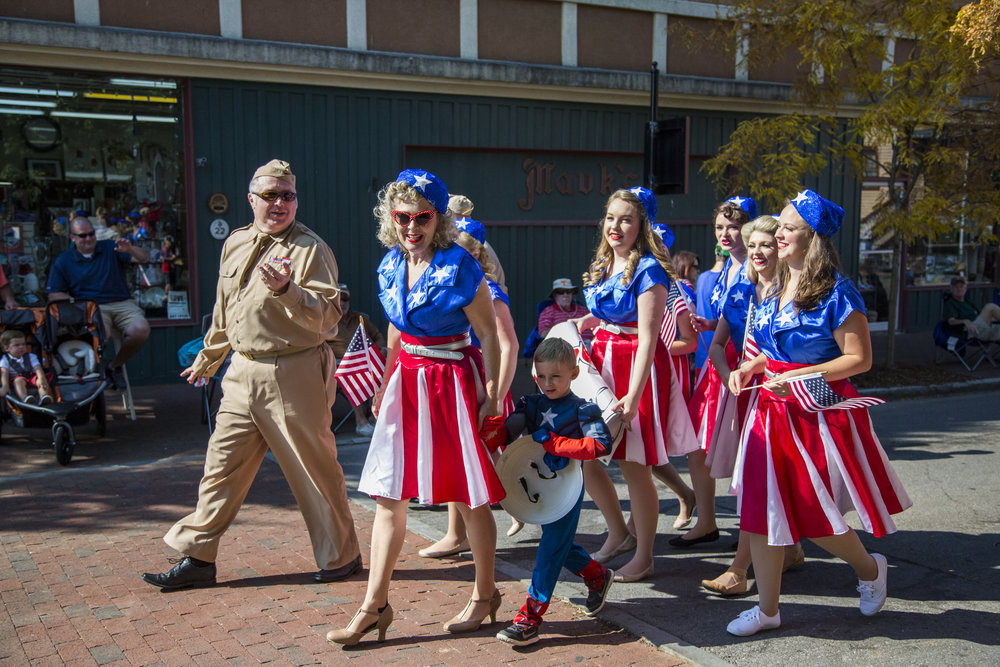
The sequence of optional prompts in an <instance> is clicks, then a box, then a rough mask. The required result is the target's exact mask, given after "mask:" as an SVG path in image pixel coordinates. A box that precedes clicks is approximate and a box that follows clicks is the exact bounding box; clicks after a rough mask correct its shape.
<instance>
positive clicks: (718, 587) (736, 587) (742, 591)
mask: <svg viewBox="0 0 1000 667" xmlns="http://www.w3.org/2000/svg"><path fill="white" fill-rule="evenodd" d="M701 585H702V586H703V587H704V588H706V589H708V590H710V591H712V592H713V593H718V594H719V595H721V596H723V597H728V596H730V595H746V594H747V591H749V590H750V589H749V587H748V586H747V571H746V570H741V569H740V568H738V567H731V568H729V569H728V570H726V571H725V572H723V573H722V574H720V575H719V576H717V577H716V578H715V579H711V580H709V579H702V580H701Z"/></svg>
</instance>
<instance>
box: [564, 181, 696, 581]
mask: <svg viewBox="0 0 1000 667" xmlns="http://www.w3.org/2000/svg"><path fill="white" fill-rule="evenodd" d="M655 219H656V198H655V197H654V196H653V193H652V192H650V191H649V190H647V189H645V188H639V187H636V188H632V189H631V190H618V191H617V192H615V193H614V194H612V195H611V197H610V198H609V199H608V203H607V207H606V209H605V214H604V219H603V220H602V222H601V241H600V244H599V245H598V248H597V253H596V256H595V258H594V261H593V262H592V263H591V265H590V271H589V272H588V273H587V274H585V275H584V285H585V286H586V289H585V290H584V293H585V296H586V298H587V306H588V308H589V309H590V313H591V314H590V315H587V316H586V317H584V318H581V320H580V321H578V322H577V326H578V327H579V328H580V329H589V328H592V327H594V326H595V325H598V324H600V328H599V329H598V331H597V333H596V335H595V336H594V342H593V345H592V349H591V358H592V359H593V361H594V365H595V367H596V368H597V369H598V370H599V371H600V373H601V376H602V377H603V378H604V380H605V381H606V382H607V384H608V387H609V388H610V389H611V390H612V391H613V392H615V395H616V396H618V397H619V407H620V409H621V412H622V421H623V422H624V423H625V424H626V425H627V427H626V428H627V429H628V430H627V431H626V433H625V435H624V437H623V439H622V441H621V443H620V444H619V445H618V447H617V448H616V449H615V453H614V456H613V458H615V459H617V460H618V463H619V465H620V466H621V470H622V475H623V476H624V478H625V481H626V483H627V484H628V490H629V501H630V503H631V507H632V518H633V520H634V524H635V531H636V535H635V537H632V535H630V534H629V532H628V529H627V527H626V524H625V521H624V517H623V516H622V512H621V504H620V503H619V501H618V495H617V493H616V492H615V487H614V484H612V483H611V480H610V478H609V477H608V475H607V472H605V471H604V469H603V468H601V467H600V464H599V463H597V462H586V463H585V464H584V479H585V483H586V486H587V492H588V493H589V494H590V496H591V498H593V499H594V502H595V504H597V506H598V508H600V510H601V512H602V513H603V514H604V518H605V520H606V521H607V522H608V538H607V540H606V541H605V543H604V545H603V546H602V547H601V549H600V550H599V551H598V552H597V554H595V556H594V558H595V560H603V561H605V562H606V561H609V560H610V559H611V558H614V557H615V556H617V555H619V554H622V553H625V552H627V551H630V550H631V549H635V554H634V556H633V557H632V559H631V560H630V561H629V562H628V563H626V564H625V565H623V566H622V567H621V568H619V569H618V570H617V573H616V575H615V579H616V580H618V581H639V580H640V579H644V578H646V577H649V576H651V575H652V574H653V539H654V537H655V536H656V523H657V518H658V513H659V500H658V497H657V493H656V486H655V484H654V483H653V477H652V475H651V472H650V466H654V465H661V464H664V463H666V462H667V460H668V459H667V457H668V456H681V455H684V454H686V453H688V452H690V451H693V450H694V449H696V448H697V446H698V443H697V441H696V440H695V439H694V432H693V430H692V428H691V422H690V420H689V419H688V417H687V414H686V411H685V410H684V405H683V398H682V397H681V393H680V386H679V384H678V383H677V380H676V378H674V377H673V367H672V365H671V363H670V353H669V352H668V351H667V348H666V346H665V345H664V344H663V341H662V339H661V338H660V336H659V332H660V323H661V321H662V319H663V313H664V310H665V308H666V301H667V292H668V288H669V286H670V284H671V281H672V276H673V268H672V267H671V266H670V261H669V259H668V258H667V256H666V253H665V252H664V250H663V248H662V246H661V245H660V243H659V240H658V239H657V237H656V235H655V233H654V232H653V229H652V223H653V222H654V221H655Z"/></svg>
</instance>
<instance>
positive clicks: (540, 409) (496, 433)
mask: <svg viewBox="0 0 1000 667" xmlns="http://www.w3.org/2000/svg"><path fill="white" fill-rule="evenodd" d="M534 361H535V382H536V383H537V384H538V388H539V389H540V390H541V393H539V394H531V395H529V396H523V397H522V398H521V400H520V401H518V404H517V407H516V408H515V409H514V412H513V413H512V414H511V415H510V417H508V418H507V419H506V420H502V418H500V417H487V418H486V420H485V423H484V424H483V441H484V442H485V443H486V446H487V447H488V448H490V449H493V450H495V449H496V448H498V447H501V446H503V445H506V444H507V443H510V442H512V441H514V440H516V439H517V438H518V437H519V436H520V435H521V434H522V433H525V432H527V433H529V434H530V435H531V438H532V440H534V441H535V442H537V443H539V444H541V445H542V447H543V448H544V449H545V451H546V454H545V456H544V459H543V462H544V464H545V465H546V466H548V468H549V471H548V472H550V473H552V474H553V475H558V474H559V471H560V470H563V469H564V468H566V467H567V466H568V465H569V464H570V459H579V460H592V459H595V458H597V457H599V456H606V455H607V454H609V453H610V452H611V446H612V438H611V432H610V431H609V430H608V427H607V424H605V423H604V420H603V419H602V418H601V409H600V408H599V407H597V405H595V404H594V403H590V402H588V401H585V400H584V399H582V398H580V397H578V396H576V395H575V394H574V393H573V392H571V391H570V383H571V382H572V381H573V380H574V379H576V377H577V375H578V374H579V373H580V369H579V367H578V366H577V362H576V353H575V352H574V351H573V348H572V347H571V346H570V344H569V343H567V342H566V341H564V340H562V339H560V338H546V339H545V340H543V341H542V342H541V344H540V345H539V346H538V349H537V350H535V357H534ZM526 446H530V444H528V443H521V444H516V445H514V446H512V447H511V448H509V449H508V450H507V452H505V454H504V455H505V456H507V455H509V454H514V450H516V449H517V448H518V447H526ZM533 465H535V464H533ZM499 467H500V464H498V469H499ZM539 467H541V466H539ZM524 474H525V475H527V474H537V475H538V476H539V477H541V478H543V479H547V478H548V477H549V475H548V474H546V472H545V471H542V470H537V471H535V473H531V472H530V471H524ZM575 474H577V475H581V474H582V473H581V472H580V471H579V470H577V471H576V472H575ZM521 481H522V483H523V481H524V480H523V479H522V480H521ZM519 491H520V489H511V490H510V491H509V492H508V495H509V494H512V493H517V492H519ZM525 493H528V489H527V486H525ZM582 504H583V484H582V483H581V484H580V490H579V495H578V496H577V499H576V503H574V505H573V506H572V507H571V508H570V510H569V511H568V512H566V513H565V514H564V515H563V516H562V517H561V518H558V519H556V520H555V521H552V522H551V523H546V524H543V525H542V539H541V540H540V541H539V543H538V554H537V556H536V557H535V569H534V571H533V572H532V575H531V587H530V588H528V599H527V600H526V601H525V603H524V606H523V607H521V610H520V611H519V612H518V613H517V615H516V616H515V617H514V622H513V623H512V624H511V625H510V627H508V628H506V629H504V630H501V631H500V632H499V633H498V634H497V639H500V640H501V641H505V642H507V643H508V644H514V645H515V646H527V645H528V644H534V643H535V642H536V641H538V628H539V626H540V625H541V623H542V614H544V613H545V611H546V609H548V606H549V600H550V599H551V598H552V591H553V589H554V588H555V585H556V581H557V580H558V579H559V572H560V571H561V570H562V568H563V567H564V566H565V567H566V569H568V570H569V571H571V572H574V573H576V574H577V575H579V576H581V577H583V580H584V582H585V583H586V584H587V589H588V590H589V591H590V594H589V595H588V596H587V604H586V607H587V612H586V613H587V615H588V616H593V615H595V614H596V613H597V612H599V611H600V610H601V608H602V607H604V600H605V598H607V595H608V591H609V590H610V589H611V582H612V580H613V579H614V572H613V571H612V570H609V569H608V568H606V567H604V566H603V565H601V564H600V563H598V562H597V561H596V560H594V559H593V558H591V557H590V555H589V554H588V553H587V550H586V549H584V548H583V547H581V546H580V545H579V544H576V543H575V542H574V541H573V539H574V538H575V537H576V527H577V523H578V522H579V520H580V506H581V505H582Z"/></svg>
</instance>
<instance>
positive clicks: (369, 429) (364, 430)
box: [354, 422, 375, 436]
mask: <svg viewBox="0 0 1000 667" xmlns="http://www.w3.org/2000/svg"><path fill="white" fill-rule="evenodd" d="M354 432H355V433H357V434H358V435H363V436H369V435H371V434H372V433H374V432H375V427H374V426H372V425H371V424H369V423H367V422H365V423H364V424H362V425H361V426H359V427H357V428H356V429H354Z"/></svg>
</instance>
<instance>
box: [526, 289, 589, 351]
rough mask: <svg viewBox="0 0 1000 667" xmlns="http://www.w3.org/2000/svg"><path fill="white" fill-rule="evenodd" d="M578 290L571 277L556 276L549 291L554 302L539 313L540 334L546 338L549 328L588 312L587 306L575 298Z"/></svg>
mask: <svg viewBox="0 0 1000 667" xmlns="http://www.w3.org/2000/svg"><path fill="white" fill-rule="evenodd" d="M578 291H579V290H578V289H577V287H576V285H574V284H573V281H572V280H570V279H569V278H556V279H555V280H553V281H552V291H551V292H549V298H550V299H552V301H553V302H554V303H553V304H552V305H550V306H546V307H545V308H544V309H543V310H542V312H540V313H539V314H538V335H539V336H541V337H542V338H545V336H546V335H548V333H549V329H551V328H552V327H554V326H555V325H557V324H560V323H562V322H565V321H566V320H573V319H576V318H578V317H584V316H585V315H586V314H587V312H588V311H587V308H586V306H584V305H583V304H582V303H580V302H579V301H575V300H574V298H573V297H575V296H576V293H577V292H578Z"/></svg>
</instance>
